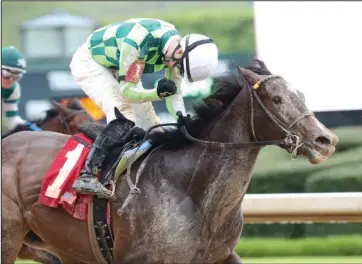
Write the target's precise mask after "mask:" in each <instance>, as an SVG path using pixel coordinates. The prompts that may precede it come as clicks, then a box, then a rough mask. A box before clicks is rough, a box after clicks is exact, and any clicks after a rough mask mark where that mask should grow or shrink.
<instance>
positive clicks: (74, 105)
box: [68, 97, 84, 110]
mask: <svg viewBox="0 0 362 264" xmlns="http://www.w3.org/2000/svg"><path fill="white" fill-rule="evenodd" d="M68 106H69V107H70V108H72V109H73V110H83V109H84V108H83V106H82V104H81V103H80V101H79V99H78V98H76V97H73V98H72V99H71V100H70V102H69V103H68Z"/></svg>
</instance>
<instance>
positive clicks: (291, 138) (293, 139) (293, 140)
mask: <svg viewBox="0 0 362 264" xmlns="http://www.w3.org/2000/svg"><path fill="white" fill-rule="evenodd" d="M274 78H281V77H280V76H278V75H270V76H267V77H265V78H263V79H261V80H260V81H258V82H257V83H256V84H254V85H253V87H252V88H251V86H249V87H250V89H249V91H250V99H251V118H250V122H251V129H252V134H253V137H254V139H255V140H256V141H253V142H236V143H223V142H214V141H206V140H201V139H197V138H194V137H193V136H191V135H190V134H189V133H188V131H187V129H186V126H185V125H186V123H185V120H184V119H183V115H182V112H181V111H178V112H177V113H176V115H177V116H178V121H177V123H165V124H158V125H154V126H152V127H150V128H149V129H148V130H147V132H146V134H145V135H144V137H143V139H142V141H141V142H140V143H139V145H138V147H137V149H136V151H135V152H134V154H133V156H135V155H136V153H137V152H138V150H139V149H140V147H141V146H142V144H143V143H144V142H145V141H146V139H147V137H148V135H149V134H150V132H151V131H152V130H153V129H155V128H157V127H165V126H176V127H178V128H179V129H180V131H181V132H182V133H183V134H184V136H185V137H186V138H187V139H188V140H190V141H192V142H194V143H197V144H200V145H204V146H211V147H217V148H225V147H227V146H232V147H233V148H247V147H261V146H267V145H284V146H286V147H289V149H288V151H289V153H290V154H291V156H292V157H293V158H294V157H295V156H296V155H297V151H298V149H299V148H300V147H301V146H302V145H303V144H304V143H303V142H302V141H301V140H300V138H299V137H298V136H297V135H295V134H292V133H291V132H290V131H289V130H290V129H291V128H292V127H293V126H294V125H295V124H297V123H298V122H299V121H300V120H302V119H303V118H305V117H307V116H312V115H314V114H313V113H312V112H311V111H305V112H303V113H302V114H300V115H298V116H297V117H295V118H294V119H293V120H292V121H291V122H290V123H289V125H286V124H284V123H283V122H282V121H280V120H279V119H278V118H277V117H276V116H274V115H273V114H272V113H271V112H270V111H269V110H268V109H267V108H266V107H265V106H264V104H263V102H262V101H261V99H260V98H259V96H258V94H257V93H256V89H258V88H259V87H260V85H262V84H263V83H265V82H267V81H268V80H271V79H274ZM253 99H256V101H257V102H258V104H259V105H260V106H261V108H262V109H263V111H264V112H265V113H266V115H267V116H268V117H269V118H270V119H271V121H272V122H273V123H274V124H275V125H276V126H277V127H278V128H280V129H281V130H282V131H284V132H285V133H286V136H285V137H284V138H282V139H276V140H265V141H258V139H257V137H256V134H255V128H254V101H253ZM161 146H162V145H161ZM161 146H158V147H157V148H155V149H154V150H152V151H151V153H149V155H148V156H147V158H146V159H145V160H144V161H143V162H142V164H141V166H140V168H139V171H137V175H136V179H135V182H133V181H132V179H131V175H130V168H131V166H132V164H133V163H132V162H131V163H130V165H129V166H128V168H127V183H128V186H129V188H130V192H129V194H128V196H127V198H126V200H125V201H124V202H123V204H122V207H121V208H120V209H119V210H118V211H117V214H118V215H122V214H123V213H124V212H125V208H126V207H127V206H128V205H129V204H130V203H131V202H132V201H133V199H134V198H135V196H136V195H138V194H140V193H141V190H140V189H139V188H138V187H137V185H138V181H139V177H140V175H141V173H142V171H143V169H144V166H145V164H146V163H147V161H148V159H149V157H150V156H151V154H152V153H154V151H156V150H158V149H159V148H160V147H161ZM133 156H132V157H131V159H132V158H133Z"/></svg>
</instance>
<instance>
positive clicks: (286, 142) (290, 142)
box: [177, 75, 314, 157]
mask: <svg viewBox="0 0 362 264" xmlns="http://www.w3.org/2000/svg"><path fill="white" fill-rule="evenodd" d="M276 78H282V77H280V76H279V75H269V76H267V77H265V78H263V79H261V80H260V81H258V82H257V83H255V84H254V85H253V86H248V87H249V94H250V104H251V117H250V123H251V130H252V135H253V138H254V140H255V141H253V142H238V143H222V142H213V141H206V140H200V139H197V138H194V137H193V136H191V135H190V134H189V133H188V132H187V130H186V127H185V125H182V126H180V130H181V132H182V133H183V134H184V135H185V136H186V138H188V139H189V140H190V141H193V142H195V143H198V144H202V145H205V146H216V147H219V148H224V147H226V146H231V147H233V148H242V147H261V146H267V145H279V146H285V147H286V148H287V150H288V152H289V153H291V155H292V157H295V156H296V155H297V150H298V149H299V148H300V147H301V146H302V145H303V144H304V143H303V142H302V141H301V140H300V138H299V137H298V136H297V135H295V134H293V133H292V132H291V131H290V129H291V128H292V127H293V126H295V125H296V124H297V123H298V122H299V121H300V120H302V119H303V118H305V117H307V116H313V115H314V114H313V112H311V111H305V112H303V113H302V114H300V115H298V116H296V117H295V118H293V120H292V121H291V122H290V123H289V124H285V123H284V122H282V121H281V120H279V119H278V118H277V117H276V116H275V115H273V114H272V113H271V112H270V111H269V110H268V109H267V108H266V107H265V105H264V104H263V102H262V101H261V99H260V97H259V95H258V94H257V92H256V90H257V89H258V88H260V86H261V85H262V84H264V83H266V82H267V81H269V80H271V79H276ZM254 99H255V100H256V101H257V102H258V104H259V105H260V107H261V108H262V109H263V111H264V113H265V114H266V115H267V116H268V118H269V119H270V120H271V121H272V122H273V123H274V124H275V125H276V126H277V127H278V128H279V129H281V130H282V131H284V133H285V134H286V136H285V137H284V138H282V139H277V140H267V141H259V140H258V139H257V136H256V133H255V126H254ZM177 115H178V116H179V117H182V113H181V112H178V113H177Z"/></svg>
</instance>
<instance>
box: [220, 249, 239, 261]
mask: <svg viewBox="0 0 362 264" xmlns="http://www.w3.org/2000/svg"><path fill="white" fill-rule="evenodd" d="M242 263H243V262H242V261H241V259H240V257H239V255H238V254H236V252H235V251H233V252H232V253H231V254H230V256H228V257H227V258H226V259H225V260H224V261H221V262H218V263H217V264H242Z"/></svg>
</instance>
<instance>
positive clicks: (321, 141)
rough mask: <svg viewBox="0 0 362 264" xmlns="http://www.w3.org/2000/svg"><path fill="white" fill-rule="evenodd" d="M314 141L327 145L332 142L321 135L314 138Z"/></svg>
mask: <svg viewBox="0 0 362 264" xmlns="http://www.w3.org/2000/svg"><path fill="white" fill-rule="evenodd" d="M315 142H317V143H319V144H322V145H327V146H328V145H330V144H331V143H332V141H331V140H330V139H329V138H327V137H323V136H320V137H317V138H316V139H315Z"/></svg>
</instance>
